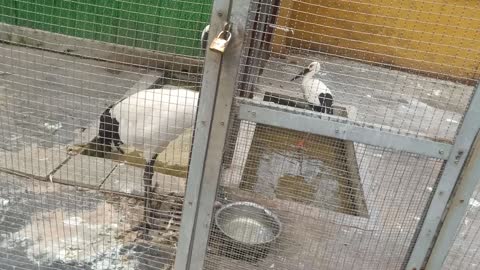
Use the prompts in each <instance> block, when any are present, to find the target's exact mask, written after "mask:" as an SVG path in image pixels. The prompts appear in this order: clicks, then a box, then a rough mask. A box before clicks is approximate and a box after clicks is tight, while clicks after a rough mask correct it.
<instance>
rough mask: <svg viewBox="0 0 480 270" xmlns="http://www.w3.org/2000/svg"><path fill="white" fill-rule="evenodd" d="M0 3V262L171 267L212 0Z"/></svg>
mask: <svg viewBox="0 0 480 270" xmlns="http://www.w3.org/2000/svg"><path fill="white" fill-rule="evenodd" d="M0 6H1V7H0V128H1V132H2V135H1V136H0V137H1V138H0V171H1V174H0V186H1V187H0V242H1V245H0V252H1V254H2V256H0V257H2V259H0V268H1V269H13V268H15V269H37V268H42V269H171V267H173V262H174V259H175V250H176V245H177V240H178V234H179V226H180V222H181V221H180V219H181V211H182V204H183V193H184V192H185V182H186V175H187V171H188V163H189V155H190V148H191V142H192V125H193V122H194V120H195V114H196V109H197V101H198V90H199V89H200V86H201V81H202V74H201V73H202V67H203V61H204V59H203V56H204V54H205V52H204V49H202V47H201V42H200V41H201V40H200V36H201V33H202V30H203V29H204V27H205V26H206V25H207V24H208V22H209V18H210V13H211V8H212V1H209V0H188V1H167V2H165V1H147V0H145V1H143V0H142V1H100V2H98V1H89V0H87V1H34V2H32V1H21V0H14V1H0ZM160 88H161V89H162V90H161V91H157V92H156V93H162V94H161V95H158V94H155V95H153V96H150V95H147V96H145V97H142V96H139V98H138V99H131V98H129V97H132V96H135V94H136V93H144V92H142V91H143V90H145V89H160ZM179 89H180V90H179ZM181 89H183V90H181ZM184 92H187V93H189V94H182V93H184ZM121 101H123V102H121ZM119 102H120V103H119ZM150 103H153V104H154V105H153V108H152V106H150V105H149V104H150ZM111 105H114V106H115V107H113V109H112V111H111V112H110V114H111V115H113V111H114V110H116V109H115V108H117V109H118V111H116V115H117V116H116V117H117V118H118V119H116V120H118V121H117V123H115V122H113V120H105V121H104V124H105V128H106V126H107V125H108V124H111V123H113V126H118V125H120V126H118V127H117V128H118V129H119V134H120V135H121V136H123V138H120V140H122V142H123V143H124V144H123V145H121V146H120V149H121V150H123V151H124V152H125V154H122V153H121V152H120V150H118V149H116V148H115V147H111V146H105V145H102V144H101V142H102V140H103V139H104V138H102V136H103V135H100V133H99V127H100V124H101V123H102V120H101V116H102V114H103V113H104V112H105V110H106V109H107V108H108V107H109V106H111ZM140 112H143V113H140ZM119 115H121V117H120V116H119ZM104 116H105V115H104ZM120 118H123V119H124V120H125V121H124V122H123V124H120V123H122V121H121V120H120ZM127 120H128V121H127ZM109 121H110V122H109ZM127 122H128V123H130V124H132V123H134V124H132V125H130V126H126V124H125V123H127ZM154 123H159V125H161V127H158V126H154V125H153V124H154ZM122 126H123V127H122ZM152 126H153V127H152ZM106 129H107V131H111V129H109V128H106ZM122 129H123V130H122ZM122 134H123V135H122ZM105 136H107V137H108V135H105ZM154 147H157V149H156V150H152V151H149V150H148V149H151V148H154ZM156 151H157V152H158V156H157V157H156V159H155V166H154V175H153V183H152V186H153V191H152V193H151V198H152V200H151V203H150V204H149V205H148V208H150V214H151V216H150V217H149V218H148V220H147V221H148V223H149V224H150V227H151V230H150V232H149V234H148V236H145V235H143V234H142V231H141V230H137V229H138V227H139V226H141V225H142V224H143V223H144V218H143V213H144V181H143V178H144V167H145V162H146V161H145V157H146V158H147V161H148V159H150V158H152V157H153V155H154V154H155V153H156Z"/></svg>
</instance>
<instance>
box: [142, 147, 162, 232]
mask: <svg viewBox="0 0 480 270" xmlns="http://www.w3.org/2000/svg"><path fill="white" fill-rule="evenodd" d="M157 156H158V154H155V155H154V156H153V157H152V158H151V159H150V160H149V161H148V162H147V163H146V164H145V170H144V172H143V186H144V198H145V200H144V209H143V219H144V232H145V235H148V229H150V228H151V226H150V224H149V218H150V217H151V211H150V209H149V207H150V205H151V204H150V198H151V196H152V194H151V193H152V191H153V190H152V179H153V173H154V171H153V169H154V165H155V161H156V160H157Z"/></svg>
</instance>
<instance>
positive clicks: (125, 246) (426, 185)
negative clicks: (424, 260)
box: [0, 0, 480, 270]
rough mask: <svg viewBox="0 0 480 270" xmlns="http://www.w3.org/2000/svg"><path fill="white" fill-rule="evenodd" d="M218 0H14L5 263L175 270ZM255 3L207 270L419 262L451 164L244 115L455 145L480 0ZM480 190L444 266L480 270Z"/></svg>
mask: <svg viewBox="0 0 480 270" xmlns="http://www.w3.org/2000/svg"><path fill="white" fill-rule="evenodd" d="M212 2H213V1H209V0H182V1H147V0H141V1H127V0H116V1H100V2H98V1H90V0H82V1H67V0H65V1H53V2H52V1H50V2H49V1H39V2H38V1H37V2H32V1H22V0H14V1H2V0H0V4H1V5H0V58H1V59H0V128H1V132H2V135H1V136H0V137H1V138H0V152H1V154H0V186H1V187H0V253H1V254H2V256H0V257H2V258H1V259H0V268H2V269H173V267H174V266H173V265H174V260H175V256H176V253H177V243H178V238H179V231H180V226H181V225H182V206H183V203H184V196H185V191H186V187H187V186H188V185H187V176H188V175H187V174H188V170H189V165H190V161H191V160H190V152H191V149H192V141H193V137H194V136H193V131H194V127H193V126H194V122H195V116H196V112H197V107H198V105H197V103H198V100H199V90H200V89H201V90H205V89H204V88H202V87H203V85H202V72H203V67H204V58H203V57H204V56H205V44H207V43H206V41H205V40H201V35H202V30H204V27H205V26H206V25H207V24H208V19H209V18H210V16H211V12H212ZM249 4H250V7H249V11H248V15H247V24H246V29H245V30H246V31H245V33H244V37H243V40H244V41H245V42H244V43H243V44H242V45H240V44H237V43H235V42H236V41H235V40H233V41H232V43H231V44H230V46H231V47H230V49H235V50H241V59H240V62H241V65H240V67H239V69H240V71H239V74H235V78H233V75H231V76H232V78H225V77H223V79H231V80H235V82H236V86H235V89H230V90H232V91H234V93H235V98H234V99H235V100H234V104H233V105H234V106H233V109H232V111H231V114H230V125H229V126H228V135H227V140H226V142H225V153H224V156H223V160H222V165H223V166H222V168H221V170H220V174H221V177H220V185H219V187H218V191H217V192H216V198H215V207H214V210H213V217H212V220H211V228H210V229H209V238H208V248H207V251H206V253H205V258H206V259H205V264H204V265H202V266H203V268H204V269H232V270H233V269H249V270H252V269H289V270H293V269H402V268H403V267H404V266H405V261H406V259H408V257H409V256H410V252H411V247H412V243H415V240H416V237H417V233H418V228H419V227H420V226H422V223H423V222H424V215H425V210H426V209H427V208H428V207H429V202H430V200H431V198H432V194H433V193H435V191H436V188H437V186H438V184H439V183H438V182H439V180H438V179H439V177H440V176H441V175H442V173H443V172H444V168H445V162H446V161H445V160H444V159H440V158H438V157H437V156H436V157H432V156H428V155H426V154H419V153H413V152H409V151H403V150H398V149H395V145H393V148H387V147H384V146H380V145H375V144H366V143H361V142H359V141H356V140H352V141H350V140H344V139H342V138H341V137H340V136H337V135H335V136H324V135H320V134H314V133H313V132H310V133H309V132H304V131H301V130H295V129H294V128H285V127H279V126H277V125H275V123H273V124H268V123H260V122H255V121H253V120H245V119H243V118H242V117H241V116H240V114H239V113H238V112H239V110H240V108H241V107H242V102H244V101H245V100H252V99H253V100H255V102H257V103H256V104H257V105H258V104H262V106H265V107H266V108H269V106H271V105H272V104H274V103H276V105H280V107H276V108H277V110H278V111H281V110H282V109H281V108H284V109H285V110H284V111H283V112H285V111H288V113H289V114H291V115H295V114H301V115H307V116H309V117H310V118H311V119H314V118H315V119H324V120H327V121H330V120H332V121H330V122H329V124H331V123H333V122H334V121H333V120H335V121H339V120H338V119H340V120H341V121H343V122H342V123H343V124H347V125H350V126H357V127H364V128H368V129H373V130H375V131H378V132H384V133H385V132H386V133H388V134H397V135H398V134H400V135H402V136H404V137H408V138H413V137H416V138H420V139H422V140H423V139H426V140H425V141H429V142H430V141H437V142H438V141H440V142H446V143H447V145H449V146H450V144H453V143H454V142H455V138H456V136H457V131H458V127H459V126H460V125H461V123H462V120H463V117H464V114H465V113H466V111H467V109H468V105H469V102H470V100H471V97H472V94H473V93H474V88H473V85H474V84H475V83H476V81H477V80H478V79H479V78H480V73H479V71H478V70H479V67H480V64H479V62H480V61H479V59H480V50H479V48H480V43H479V40H480V39H479V38H478V37H479V34H480V32H479V31H478V29H479V27H480V19H478V16H477V13H478V10H479V9H480V6H479V4H478V3H473V2H472V1H470V2H468V3H467V2H465V3H463V4H462V3H450V2H448V1H443V2H432V1H420V0H409V1H401V2H398V3H397V2H395V3H394V2H391V1H311V0H302V1H298V0H268V1H257V0H252V1H250V3H249ZM230 5H231V6H232V8H233V10H231V13H230V14H229V16H230V18H228V19H229V20H230V21H231V22H233V23H234V24H235V23H238V22H239V21H242V20H239V18H238V17H235V16H241V15H239V14H242V12H243V11H242V12H237V13H236V11H238V10H235V8H238V6H237V7H235V5H234V4H232V2H231V1H230ZM213 12H215V10H214V11H213ZM217 15H218V14H217ZM225 15H226V14H225ZM218 16H220V17H222V16H224V14H221V15H218ZM225 17H228V16H225ZM225 19H226V18H225ZM235 27H236V26H235V25H234V26H233V28H232V33H233V34H234V35H238V34H242V33H243V29H242V31H239V29H237V28H235ZM241 27H243V25H242V26H241ZM233 44H234V45H233ZM207 45H208V44H207ZM240 46H243V47H241V48H240ZM227 49H228V47H227ZM222 61H225V60H222ZM223 64H225V63H223ZM222 66H223V67H225V66H227V65H222ZM220 73H222V70H220ZM219 78H220V75H219ZM217 79H218V78H217ZM212 85H213V83H212ZM220 90H221V91H229V89H220ZM220 90H219V91H220ZM207 91H208V89H207ZM213 103H214V102H212V103H210V104H213ZM281 106H283V107H281ZM289 107H290V109H291V110H287V108H289ZM292 107H293V109H292ZM278 108H280V109H278ZM306 111H310V112H309V113H308V114H307V113H306ZM312 111H313V113H311V112H312ZM282 115H283V116H284V114H282ZM272 121H273V119H272ZM273 122H274V121H273ZM311 123H313V122H309V121H305V123H304V124H305V125H308V124H311ZM222 124H224V123H223V122H222ZM332 125H335V124H332ZM225 126H226V125H225ZM292 126H294V125H293V123H292ZM205 147H207V148H208V147H209V146H205ZM435 151H437V150H435ZM437 152H438V151H437ZM445 159H447V158H445ZM197 162H200V161H197ZM197 165H198V164H197ZM204 169H205V170H208V169H211V168H204ZM195 184H196V183H195ZM202 192H203V193H207V192H204V191H202ZM202 192H201V193H202ZM203 195H205V194H203ZM477 195H478V194H475V196H474V197H473V198H472V199H471V200H470V205H471V208H470V210H469V212H468V213H467V215H466V217H465V218H464V226H463V227H462V228H461V229H460V230H459V232H458V237H457V240H456V242H455V244H454V246H453V247H452V249H451V250H450V254H449V257H448V258H447V261H446V263H445V265H444V268H445V269H464V268H465V269H475V268H477V263H478V262H477V260H476V259H475V258H476V257H475V255H476V252H477V247H476V244H475V241H476V236H477V234H478V233H477V229H476V227H478V226H477V222H476V220H477V219H478V218H477V217H476V208H477V207H478V205H480V203H478V201H480V199H479V198H477V197H478V196H477ZM199 196H202V194H200V195H199ZM205 196H207V195H205ZM202 207H203V206H202ZM196 211H197V212H198V213H199V212H200V210H198V209H197V210H196ZM198 213H196V214H198ZM188 218H190V217H188ZM192 219H193V217H192ZM196 233H199V232H191V235H189V236H192V237H194V236H195V234H196ZM187 241H189V240H187ZM192 241H193V240H192ZM195 263H196V262H191V264H193V265H195ZM192 268H194V269H199V268H200V266H192Z"/></svg>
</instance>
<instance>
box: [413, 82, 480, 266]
mask: <svg viewBox="0 0 480 270" xmlns="http://www.w3.org/2000/svg"><path fill="white" fill-rule="evenodd" d="M479 90H480V84H478V85H477V87H476V89H475V92H474V95H473V98H472V100H471V102H470V105H469V108H468V111H467V113H466V114H465V117H464V120H463V123H462V126H461V127H460V130H459V132H458V135H457V138H456V141H455V144H454V145H453V149H452V152H451V154H450V157H449V158H448V160H447V162H446V164H445V169H444V172H443V174H442V176H441V177H440V179H439V181H438V186H437V188H436V190H435V193H434V194H433V197H432V200H431V202H430V206H429V208H427V209H426V215H425V219H424V221H423V224H422V225H421V227H419V234H418V237H416V238H415V239H414V240H415V243H413V248H412V253H411V256H410V258H409V259H408V263H407V267H406V269H407V270H413V269H421V267H422V266H423V265H424V263H425V262H426V260H427V259H428V256H429V252H430V249H431V247H432V245H433V244H434V241H435V238H436V236H437V232H438V231H439V230H440V229H441V228H442V220H443V217H444V216H445V213H446V209H447V207H448V205H449V203H450V202H451V200H450V198H451V196H452V194H453V192H454V187H455V185H456V184H457V183H458V181H459V179H460V178H459V177H460V175H461V173H462V169H463V168H464V165H465V162H466V160H467V154H468V152H469V149H470V148H471V147H472V145H473V142H474V140H475V136H476V135H477V132H478V130H479V128H480V91H479ZM454 198H455V197H454Z"/></svg>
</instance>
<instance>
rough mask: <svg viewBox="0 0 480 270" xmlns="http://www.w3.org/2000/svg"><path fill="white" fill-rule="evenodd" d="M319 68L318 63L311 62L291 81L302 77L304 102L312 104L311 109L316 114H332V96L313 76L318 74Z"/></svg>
mask: <svg viewBox="0 0 480 270" xmlns="http://www.w3.org/2000/svg"><path fill="white" fill-rule="evenodd" d="M320 70H321V66H320V63H318V62H312V63H310V65H308V67H306V68H305V69H304V70H303V71H302V72H300V73H299V74H298V75H297V76H295V77H294V78H293V79H291V81H294V80H296V79H297V78H299V77H301V76H302V75H303V80H302V88H303V97H304V98H305V100H306V101H307V102H308V103H310V104H313V109H314V110H315V111H317V112H321V113H327V114H333V108H332V106H333V94H332V92H331V91H330V89H328V87H327V86H326V85H325V84H324V83H323V82H322V81H321V80H319V79H317V78H315V77H314V76H315V74H317V73H318V72H320Z"/></svg>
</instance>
